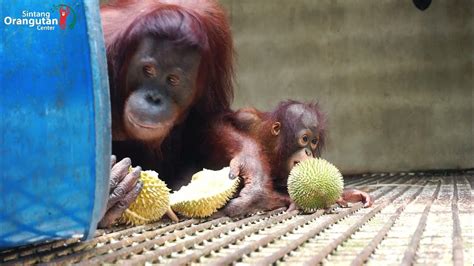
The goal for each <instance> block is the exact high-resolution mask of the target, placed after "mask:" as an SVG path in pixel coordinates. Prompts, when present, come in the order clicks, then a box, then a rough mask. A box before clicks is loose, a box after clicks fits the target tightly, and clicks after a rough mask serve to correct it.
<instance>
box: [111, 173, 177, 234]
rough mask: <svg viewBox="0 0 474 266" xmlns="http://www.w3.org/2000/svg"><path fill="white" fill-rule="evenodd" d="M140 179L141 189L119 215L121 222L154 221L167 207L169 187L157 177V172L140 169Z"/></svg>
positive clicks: (133, 223) (143, 222) (139, 222)
mask: <svg viewBox="0 0 474 266" xmlns="http://www.w3.org/2000/svg"><path fill="white" fill-rule="evenodd" d="M140 180H141V181H142V182H143V188H142V191H141V192H140V194H139V195H138V197H137V199H136V200H135V201H134V202H133V203H132V204H131V205H130V206H129V207H128V209H127V210H126V211H125V212H124V213H123V214H122V216H121V217H120V221H121V222H123V223H126V224H131V225H140V224H146V223H151V222H155V221H158V220H160V219H161V217H163V215H164V214H165V213H166V211H167V210H168V208H169V198H170V197H169V196H170V189H169V188H168V187H167V186H166V184H165V182H163V181H162V180H161V179H159V178H158V173H157V172H155V171H151V170H148V171H142V172H141V173H140Z"/></svg>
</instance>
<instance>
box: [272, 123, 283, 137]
mask: <svg viewBox="0 0 474 266" xmlns="http://www.w3.org/2000/svg"><path fill="white" fill-rule="evenodd" d="M280 127H281V124H280V122H275V123H273V125H272V134H273V135H274V136H278V134H280Z"/></svg>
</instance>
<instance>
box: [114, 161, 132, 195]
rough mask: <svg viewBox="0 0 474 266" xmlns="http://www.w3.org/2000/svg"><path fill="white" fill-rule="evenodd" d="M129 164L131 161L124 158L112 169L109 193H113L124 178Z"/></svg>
mask: <svg viewBox="0 0 474 266" xmlns="http://www.w3.org/2000/svg"><path fill="white" fill-rule="evenodd" d="M131 164H132V161H131V160H130V158H124V159H122V160H121V161H120V162H118V163H116V164H115V165H114V166H113V167H112V170H111V171H110V191H113V190H114V189H115V188H116V187H117V186H118V184H119V183H120V182H121V181H122V180H123V179H124V178H125V176H126V175H127V174H128V171H129V170H128V169H129V168H130V165H131Z"/></svg>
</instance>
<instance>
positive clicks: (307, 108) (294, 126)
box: [223, 100, 373, 216]
mask: <svg viewBox="0 0 474 266" xmlns="http://www.w3.org/2000/svg"><path fill="white" fill-rule="evenodd" d="M228 118H229V120H230V122H231V124H232V125H233V127H235V128H237V129H238V130H239V131H240V132H242V133H243V134H245V135H247V136H249V137H251V138H252V139H253V140H254V141H255V142H256V144H257V145H258V147H259V156H260V158H261V160H262V161H263V163H262V165H263V166H262V168H263V169H262V175H261V176H260V178H253V179H252V180H248V178H246V177H245V173H243V175H242V173H240V172H239V171H240V170H239V169H240V168H241V166H240V165H235V164H234V163H233V161H231V163H230V167H231V178H232V177H234V178H235V177H236V176H242V177H243V179H244V187H243V188H242V190H241V192H240V194H239V195H238V197H237V198H235V199H232V200H231V201H230V202H229V203H228V204H227V206H226V207H225V208H224V209H223V212H224V213H225V214H226V215H229V216H236V215H240V214H244V213H248V212H250V211H253V210H257V209H264V210H271V209H276V208H279V207H286V206H290V208H289V209H293V208H295V205H294V204H293V203H292V201H291V200H290V198H289V195H288V189H287V179H288V175H289V173H290V171H291V169H292V168H293V166H295V165H296V164H298V163H299V162H301V161H303V160H306V159H308V158H312V157H320V156H321V151H322V148H323V146H324V140H325V118H324V115H323V114H322V113H321V111H320V109H319V107H318V105H317V104H313V103H301V102H297V101H291V100H288V101H284V102H281V103H279V105H278V106H277V107H276V108H275V109H274V110H273V111H271V112H261V111H259V110H257V109H254V108H244V109H240V110H237V111H236V112H234V113H233V114H232V115H230V116H229V117H228ZM247 163H252V162H251V161H247ZM255 179H258V180H255ZM347 201H349V202H359V201H361V202H363V203H364V206H365V207H369V206H371V205H372V203H373V201H372V199H371V198H370V196H369V195H368V194H367V193H365V192H362V191H359V190H355V189H346V190H344V192H343V194H342V195H341V199H340V200H339V201H338V203H339V204H340V205H346V204H347Z"/></svg>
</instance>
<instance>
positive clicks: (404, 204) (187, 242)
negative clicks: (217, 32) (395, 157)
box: [0, 170, 474, 265]
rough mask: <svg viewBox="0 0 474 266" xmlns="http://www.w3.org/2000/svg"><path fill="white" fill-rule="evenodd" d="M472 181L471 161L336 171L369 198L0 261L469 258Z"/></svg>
mask: <svg viewBox="0 0 474 266" xmlns="http://www.w3.org/2000/svg"><path fill="white" fill-rule="evenodd" d="M473 183H474V171H472V170H471V171H463V172H418V173H396V174H394V173H390V174H370V175H361V176H354V177H346V179H345V185H346V187H358V188H361V189H364V190H367V191H370V193H371V195H372V196H374V197H375V198H376V202H375V204H374V206H373V207H371V208H366V209H364V208H362V206H361V204H353V205H351V206H350V207H349V208H335V209H332V210H331V211H330V212H324V211H317V212H315V213H313V214H300V213H298V212H297V211H294V212H286V211H284V210H275V211H271V212H265V213H257V214H254V215H251V216H247V217H243V218H240V219H230V218H227V217H223V218H219V219H215V220H197V219H190V220H185V221H181V222H179V223H174V224H170V223H156V224H150V225H145V226H138V227H132V228H126V227H117V228H113V229H111V230H105V231H104V230H99V231H98V232H97V236H96V238H94V239H92V240H90V241H87V242H81V241H79V240H77V239H70V240H66V241H55V242H51V243H45V244H37V245H32V246H26V247H20V248H16V249H11V250H3V251H0V264H9V263H12V264H16V263H24V264H33V263H55V264H74V263H79V264H86V265H93V264H104V263H114V264H133V265H136V264H145V263H147V262H151V263H158V264H172V265H186V264H191V265H227V264H236V265H268V264H277V265H301V264H302V265H315V264H318V263H322V264H328V265H350V264H352V265H361V264H369V265H400V264H402V265H412V264H414V265H426V264H430V265H451V264H454V265H472V263H473V251H474V250H473V242H474V233H473V229H474V228H473V227H474V224H473V217H474V216H473V206H472V205H473V204H472V203H473V200H472V189H473Z"/></svg>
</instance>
